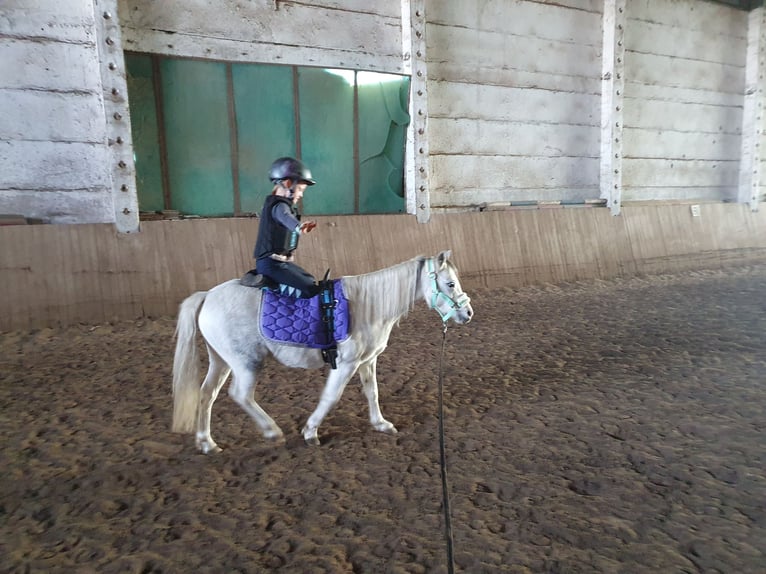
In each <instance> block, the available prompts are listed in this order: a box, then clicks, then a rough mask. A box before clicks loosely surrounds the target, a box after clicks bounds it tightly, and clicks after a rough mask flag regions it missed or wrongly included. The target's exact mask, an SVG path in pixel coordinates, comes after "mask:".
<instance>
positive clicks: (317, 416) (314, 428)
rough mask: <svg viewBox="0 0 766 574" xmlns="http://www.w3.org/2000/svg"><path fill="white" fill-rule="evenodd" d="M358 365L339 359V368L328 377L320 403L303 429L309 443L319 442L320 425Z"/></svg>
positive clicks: (316, 443)
mask: <svg viewBox="0 0 766 574" xmlns="http://www.w3.org/2000/svg"><path fill="white" fill-rule="evenodd" d="M355 371H356V365H355V364H353V363H351V364H349V363H342V362H340V361H338V368H337V369H332V370H331V371H330V375H329V376H328V377H327V383H325V386H324V390H323V391H322V396H321V397H320V398H319V404H318V405H317V408H316V409H314V412H313V413H311V416H310V417H309V420H308V421H306V426H304V427H303V430H302V431H301V432H302V433H303V438H304V440H305V441H306V443H307V444H310V445H318V444H319V436H318V434H319V425H320V424H322V421H323V420H324V418H325V417H326V416H327V413H329V412H330V410H331V409H332V408H333V407H334V406H335V405H336V404H337V403H338V401H339V400H340V396H341V395H342V394H343V389H345V388H346V385H347V384H348V381H349V380H350V379H351V377H353V376H354V372H355Z"/></svg>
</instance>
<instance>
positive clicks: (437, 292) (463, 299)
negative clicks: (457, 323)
mask: <svg viewBox="0 0 766 574" xmlns="http://www.w3.org/2000/svg"><path fill="white" fill-rule="evenodd" d="M426 265H427V271H428V276H429V277H430V278H431V303H430V305H429V306H430V307H431V309H436V312H437V313H439V316H440V317H441V318H442V323H446V322H447V321H448V320H449V319H450V318H451V317H452V316H453V315H454V314H455V313H457V312H458V311H459V310H460V309H462V308H463V307H465V306H466V305H468V303H470V302H471V298H470V297H469V296H468V295H466V294H465V293H461V294H460V295H459V296H458V297H457V299H453V298H452V297H450V296H449V295H447V294H446V293H445V292H444V291H442V290H441V289H439V282H438V281H437V280H436V278H437V274H436V271H435V270H434V260H433V259H428V260H427V262H426ZM439 298H442V299H446V300H447V301H448V302H449V306H450V310H449V311H447V312H446V313H444V312H442V310H441V309H439V307H437V306H436V303H437V302H438V301H439Z"/></svg>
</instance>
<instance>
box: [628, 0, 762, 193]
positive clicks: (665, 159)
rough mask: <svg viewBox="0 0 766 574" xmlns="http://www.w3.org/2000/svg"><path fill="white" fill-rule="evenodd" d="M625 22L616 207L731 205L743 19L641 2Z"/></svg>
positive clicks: (712, 7) (726, 12) (696, 7)
mask: <svg viewBox="0 0 766 574" xmlns="http://www.w3.org/2000/svg"><path fill="white" fill-rule="evenodd" d="M627 18H628V23H627V27H626V34H625V42H626V45H625V100H624V110H623V112H624V113H623V117H624V131H623V157H624V159H623V174H622V183H623V195H622V199H623V203H624V202H625V201H631V200H650V199H675V200H684V199H694V200H716V201H732V200H733V201H736V199H737V196H738V186H739V167H740V163H739V162H740V154H741V150H742V139H741V138H742V110H743V103H744V100H743V94H744V93H745V64H746V59H747V30H748V13H747V12H746V11H744V10H735V9H733V8H731V7H729V6H724V5H721V4H716V3H712V2H677V1H675V0H646V1H644V2H628V3H627Z"/></svg>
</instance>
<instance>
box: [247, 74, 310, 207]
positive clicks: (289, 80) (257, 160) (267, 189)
mask: <svg viewBox="0 0 766 574" xmlns="http://www.w3.org/2000/svg"><path fill="white" fill-rule="evenodd" d="M232 81H233V84H234V105H235V109H236V114H237V141H238V147H239V153H238V158H237V162H238V163H237V165H238V170H239V193H240V206H241V210H242V212H243V213H260V210H261V207H262V206H263V200H264V199H265V197H266V196H267V195H268V194H269V193H271V188H272V185H271V182H270V181H269V176H268V173H269V166H270V165H271V163H272V162H273V161H274V160H275V159H277V158H278V157H282V156H286V155H289V156H295V149H296V147H295V113H294V108H295V106H294V103H293V70H292V67H290V66H269V65H256V64H234V65H232Z"/></svg>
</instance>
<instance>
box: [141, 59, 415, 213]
mask: <svg viewBox="0 0 766 574" xmlns="http://www.w3.org/2000/svg"><path fill="white" fill-rule="evenodd" d="M126 64H127V68H128V90H129V97H130V108H131V117H132V119H133V121H132V128H133V143H134V147H135V159H136V178H137V185H138V200H139V207H140V209H141V211H160V210H163V209H175V210H178V211H180V212H181V213H182V214H185V215H201V216H221V215H239V214H244V213H258V212H259V211H260V209H261V206H262V204H263V200H264V198H265V197H266V195H268V194H269V193H270V191H271V184H270V182H269V181H268V168H269V165H270V164H271V162H272V161H273V160H274V159H276V158H277V157H280V156H284V155H293V156H296V157H300V158H301V159H303V160H304V161H305V162H306V163H307V165H309V167H310V168H311V170H312V173H313V174H314V177H315V178H316V179H317V181H318V184H317V185H316V186H315V187H314V188H313V189H312V191H311V193H308V194H306V196H305V199H304V210H305V212H306V213H307V214H350V213H396V212H403V211H404V206H405V201H404V197H403V183H402V181H403V177H402V174H403V170H404V145H405V138H406V127H407V124H408V123H409V115H408V113H407V102H408V90H409V79H408V78H407V77H401V76H394V75H386V74H373V73H370V72H359V73H355V72H353V71H350V70H329V69H320V68H310V67H294V66H277V65H268V64H237V63H235V64H228V63H222V62H209V61H198V60H183V59H176V58H165V57H163V56H158V55H142V54H126ZM371 76H372V77H373V80H372V82H371V81H370V77H371ZM381 78H382V79H381ZM359 79H361V81H357V80H359Z"/></svg>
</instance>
